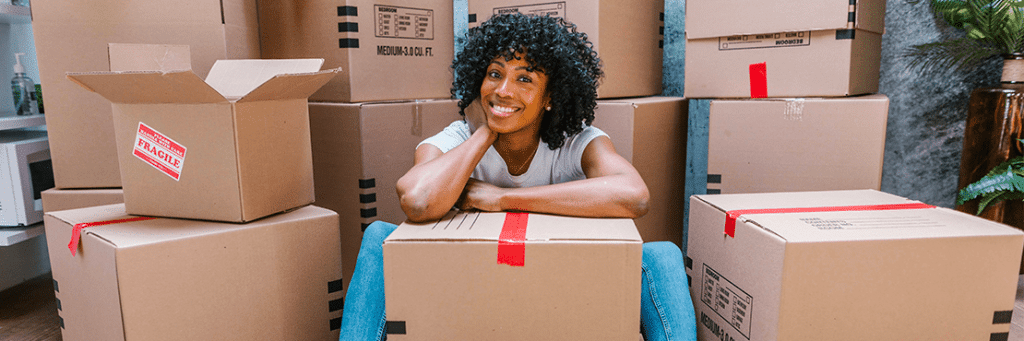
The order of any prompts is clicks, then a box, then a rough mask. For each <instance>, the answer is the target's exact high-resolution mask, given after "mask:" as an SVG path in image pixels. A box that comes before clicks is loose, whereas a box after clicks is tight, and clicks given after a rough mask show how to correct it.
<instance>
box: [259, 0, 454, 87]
mask: <svg viewBox="0 0 1024 341" xmlns="http://www.w3.org/2000/svg"><path fill="white" fill-rule="evenodd" d="M452 11H453V8H452V2H451V1H443V0H377V1H369V0H345V1H327V0H313V1H303V0H290V1H260V2H259V12H260V16H259V19H260V43H261V46H262V49H263V58H326V64H325V66H326V67H328V68H336V67H340V68H341V75H340V76H338V77H337V78H335V79H334V80H332V81H331V82H330V83H328V84H327V85H326V86H324V87H323V89H320V91H317V92H316V93H314V94H313V95H312V96H311V97H310V99H312V100H314V101H321V102H368V101H383V100H409V99H429V98H448V97H449V96H450V95H451V93H450V92H449V89H450V88H451V83H452V72H451V69H450V65H451V62H452V59H453V56H454V49H455V48H454V40H453V36H454V32H453V31H454V28H453V26H452V25H453V18H452V15H453V14H452Z"/></svg>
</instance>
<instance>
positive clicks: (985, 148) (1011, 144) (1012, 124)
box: [956, 53, 1024, 273]
mask: <svg viewBox="0 0 1024 341" xmlns="http://www.w3.org/2000/svg"><path fill="white" fill-rule="evenodd" d="M1022 119H1024V54H1021V53H1016V54H1012V55H1004V56H1003V76H1002V79H1001V81H1000V84H999V85H998V86H994V87H987V88H979V89H975V90H974V91H973V92H971V98H970V102H969V103H968V110H967V122H966V123H967V125H966V127H965V129H964V149H963V154H962V157H961V159H960V179H959V181H958V183H957V188H958V189H960V188H964V187H967V185H969V184H971V183H974V182H975V181H978V180H979V179H981V178H982V177H983V176H985V174H988V172H989V171H990V170H992V168H993V167H995V166H996V165H998V164H1000V163H1002V162H1004V161H1006V160H1008V159H1010V158H1013V157H1017V156H1020V155H1022V154H1024V145H1022V144H1021V143H1020V142H1019V141H1018V140H1019V139H1022V138H1024V134H1022V133H1021V130H1022V128H1021V125H1022ZM978 201H979V200H972V201H970V202H967V203H965V204H964V205H958V206H957V207H956V209H957V210H958V211H961V212H966V213H970V214H976V213H977V212H978ZM980 216H981V217H983V218H985V219H989V220H993V221H998V222H1002V223H1004V224H1007V225H1010V226H1014V227H1017V228H1020V229H1024V201H1021V200H1007V201H1003V202H1000V203H995V204H990V205H989V206H988V207H987V208H985V211H984V212H982V213H981V215H980ZM1021 273H1024V267H1022V269H1021Z"/></svg>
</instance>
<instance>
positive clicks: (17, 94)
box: [11, 53, 39, 115]
mask: <svg viewBox="0 0 1024 341" xmlns="http://www.w3.org/2000/svg"><path fill="white" fill-rule="evenodd" d="M24 55H25V54H24V53H15V54H14V59H15V63H14V78H13V79H11V90H12V91H13V93H14V111H15V113H17V114H18V115H35V114H38V113H39V102H38V100H37V98H38V97H37V94H36V84H35V82H33V81H32V79H31V78H28V76H27V75H25V66H23V65H21V56H24Z"/></svg>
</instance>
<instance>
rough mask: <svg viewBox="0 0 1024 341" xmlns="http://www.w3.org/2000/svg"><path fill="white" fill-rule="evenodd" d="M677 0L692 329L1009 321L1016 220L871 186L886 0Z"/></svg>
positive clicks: (780, 334)
mask: <svg viewBox="0 0 1024 341" xmlns="http://www.w3.org/2000/svg"><path fill="white" fill-rule="evenodd" d="M686 6H687V8H686V9H687V11H686V13H687V22H686V26H687V27H686V39H687V45H686V80H685V82H686V84H685V93H686V97H687V98H690V99H691V102H690V115H689V123H690V127H689V128H690V132H689V136H688V146H687V157H688V162H687V168H686V176H687V189H686V192H685V193H686V196H687V197H690V196H691V195H694V196H692V197H690V199H689V204H688V225H687V226H686V229H687V230H686V232H685V233H686V235H685V236H684V238H685V240H686V241H685V243H686V245H687V248H686V249H685V254H686V261H685V263H686V267H687V276H688V277H689V279H690V293H691V297H692V298H693V303H694V308H695V311H696V316H697V334H698V339H699V340H740V339H749V340H775V339H830V340H877V339H892V340H905V339H929V340H931V339H951V340H953V339H955V340H966V339H989V340H1005V339H1007V336H1008V333H1007V332H1008V330H1009V323H1010V315H1011V313H1012V312H1011V311H1012V309H1013V302H1014V294H1015V293H1014V284H1015V283H1016V282H1017V269H1018V266H1019V258H1020V257H1019V256H1020V252H1021V250H1020V248H1021V247H1022V245H1024V234H1022V233H1021V232H1020V231H1016V230H1014V229H1012V228H1010V227H1008V226H1004V225H1000V224H995V223H992V222H989V221H985V220H983V219H980V218H977V217H973V216H969V215H966V214H962V213H959V212H955V211H952V210H949V209H944V208H935V207H932V206H929V205H926V204H924V203H920V202H915V201H912V200H908V199H905V198H900V197H897V196H894V195H890V194H886V193H881V192H878V191H877V190H878V189H880V185H881V172H882V156H883V151H884V145H885V135H886V121H887V111H888V98H887V97H886V96H885V95H882V94H874V93H876V92H877V91H878V79H879V64H880V58H881V55H880V45H881V35H882V33H883V31H884V15H885V1H880V0H849V1H848V0H828V1H822V0H796V1H768V2H765V1H750V0H690V1H688V2H687V4H686ZM769 192H770V193H769Z"/></svg>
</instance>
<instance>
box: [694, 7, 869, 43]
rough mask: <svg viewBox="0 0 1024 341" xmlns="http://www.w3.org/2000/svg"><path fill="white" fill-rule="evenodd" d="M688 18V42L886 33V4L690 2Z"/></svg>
mask: <svg viewBox="0 0 1024 341" xmlns="http://www.w3.org/2000/svg"><path fill="white" fill-rule="evenodd" d="M686 14H687V15H686V39H704V38H713V37H727V36H736V35H749V34H761V33H775V32H800V31H808V30H810V31H819V30H842V29H859V30H864V31H869V32H875V33H878V34H882V33H885V0H761V1H757V0H690V1H687V2H686ZM687 48H689V47H687Z"/></svg>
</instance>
